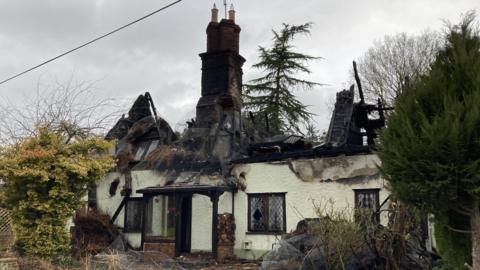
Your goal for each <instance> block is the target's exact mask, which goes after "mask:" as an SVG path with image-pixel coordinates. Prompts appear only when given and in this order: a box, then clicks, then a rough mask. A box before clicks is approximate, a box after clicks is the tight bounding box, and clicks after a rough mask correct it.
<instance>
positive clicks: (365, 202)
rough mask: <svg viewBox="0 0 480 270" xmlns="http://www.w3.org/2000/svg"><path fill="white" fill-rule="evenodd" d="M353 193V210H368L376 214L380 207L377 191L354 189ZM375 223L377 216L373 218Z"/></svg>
mask: <svg viewBox="0 0 480 270" xmlns="http://www.w3.org/2000/svg"><path fill="white" fill-rule="evenodd" d="M354 191H355V208H356V209H357V210H368V211H371V212H372V213H376V212H377V211H378V208H379V207H380V200H379V192H380V190H379V189H356V190H354ZM373 218H374V220H375V221H377V222H378V221H379V219H380V217H379V215H378V213H377V214H375V215H374V216H373Z"/></svg>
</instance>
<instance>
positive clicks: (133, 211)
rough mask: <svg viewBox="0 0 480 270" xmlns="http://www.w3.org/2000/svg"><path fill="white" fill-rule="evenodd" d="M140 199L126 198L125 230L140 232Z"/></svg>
mask: <svg viewBox="0 0 480 270" xmlns="http://www.w3.org/2000/svg"><path fill="white" fill-rule="evenodd" d="M142 206H143V204H142V201H141V200H128V201H127V204H126V205H125V211H126V212H125V214H126V218H125V231H127V232H141V231H142V220H143V215H142V212H143V209H142Z"/></svg>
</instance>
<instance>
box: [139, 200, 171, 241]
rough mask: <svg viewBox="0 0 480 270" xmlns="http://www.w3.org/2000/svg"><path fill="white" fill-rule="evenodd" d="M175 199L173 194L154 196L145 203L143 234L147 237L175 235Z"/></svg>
mask: <svg viewBox="0 0 480 270" xmlns="http://www.w3.org/2000/svg"><path fill="white" fill-rule="evenodd" d="M175 212H176V207H175V199H174V197H173V196H155V197H152V198H150V200H149V201H148V204H147V217H146V218H147V220H146V226H145V235H146V236H147V237H175Z"/></svg>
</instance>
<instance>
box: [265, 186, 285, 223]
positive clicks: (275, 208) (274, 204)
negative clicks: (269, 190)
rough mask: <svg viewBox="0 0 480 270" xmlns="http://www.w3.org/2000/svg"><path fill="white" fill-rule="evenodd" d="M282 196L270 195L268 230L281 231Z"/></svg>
mask: <svg viewBox="0 0 480 270" xmlns="http://www.w3.org/2000/svg"><path fill="white" fill-rule="evenodd" d="M283 199H284V197H283V196H275V195H273V196H271V197H270V198H269V200H268V214H269V215H268V227H269V229H270V231H283V230H284V228H283Z"/></svg>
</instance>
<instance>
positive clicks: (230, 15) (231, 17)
mask: <svg viewBox="0 0 480 270" xmlns="http://www.w3.org/2000/svg"><path fill="white" fill-rule="evenodd" d="M228 19H229V20H231V21H233V22H235V8H234V7H233V4H231V5H230V10H229V11H228Z"/></svg>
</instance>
